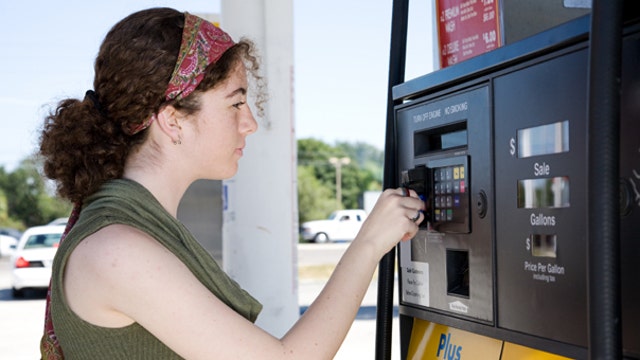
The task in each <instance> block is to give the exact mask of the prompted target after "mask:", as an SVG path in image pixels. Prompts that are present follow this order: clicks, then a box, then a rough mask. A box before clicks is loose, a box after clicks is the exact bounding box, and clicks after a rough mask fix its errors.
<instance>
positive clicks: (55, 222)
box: [47, 217, 69, 225]
mask: <svg viewBox="0 0 640 360" xmlns="http://www.w3.org/2000/svg"><path fill="white" fill-rule="evenodd" d="M68 221H69V218H68V217H61V218H57V219H55V220H53V221H51V222H50V223H48V224H47V225H67V222H68Z"/></svg>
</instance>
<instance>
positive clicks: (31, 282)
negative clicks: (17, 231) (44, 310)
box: [11, 225, 65, 297]
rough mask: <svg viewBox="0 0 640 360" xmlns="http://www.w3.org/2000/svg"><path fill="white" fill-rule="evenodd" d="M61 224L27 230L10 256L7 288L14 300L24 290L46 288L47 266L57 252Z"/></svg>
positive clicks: (21, 294) (49, 274) (49, 268)
mask: <svg viewBox="0 0 640 360" xmlns="http://www.w3.org/2000/svg"><path fill="white" fill-rule="evenodd" d="M64 228H65V226H64V225H46V226H35V227H32V228H29V229H27V230H26V231H25V232H24V234H22V237H20V241H19V242H18V246H17V247H16V250H15V251H14V252H13V254H12V255H11V286H12V291H13V296H14V297H23V296H24V290H25V289H46V288H47V287H48V286H49V281H50V279H51V265H52V263H53V257H54V256H55V254H56V250H58V245H59V244H60V237H61V236H62V233H63V232H64Z"/></svg>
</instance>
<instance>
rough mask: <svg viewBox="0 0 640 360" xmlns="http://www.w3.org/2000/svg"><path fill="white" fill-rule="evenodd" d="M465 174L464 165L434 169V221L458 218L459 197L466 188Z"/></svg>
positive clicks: (463, 194)
mask: <svg viewBox="0 0 640 360" xmlns="http://www.w3.org/2000/svg"><path fill="white" fill-rule="evenodd" d="M465 174H466V171H465V167H464V165H459V166H447V167H441V168H436V169H434V171H433V184H434V206H433V207H434V210H433V215H434V216H433V217H434V218H433V220H434V221H436V222H444V221H454V219H455V220H459V214H458V210H460V206H461V205H462V201H461V198H462V197H463V196H465V193H466V190H467V187H466V179H465ZM454 214H455V215H454ZM462 216H464V214H462ZM463 220H464V219H463Z"/></svg>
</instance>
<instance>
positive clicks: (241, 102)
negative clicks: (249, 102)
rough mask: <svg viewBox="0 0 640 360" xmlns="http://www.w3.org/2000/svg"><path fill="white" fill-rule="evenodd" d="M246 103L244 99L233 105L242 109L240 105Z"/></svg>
mask: <svg viewBox="0 0 640 360" xmlns="http://www.w3.org/2000/svg"><path fill="white" fill-rule="evenodd" d="M244 104H245V102H244V101H240V102H237V103H235V104H233V105H232V106H233V107H234V108H236V109H238V110H240V106H242V105H244Z"/></svg>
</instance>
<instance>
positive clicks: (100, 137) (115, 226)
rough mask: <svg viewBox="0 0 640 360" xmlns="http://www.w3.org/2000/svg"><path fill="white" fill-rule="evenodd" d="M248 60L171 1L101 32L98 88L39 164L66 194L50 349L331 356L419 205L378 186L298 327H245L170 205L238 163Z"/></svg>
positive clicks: (68, 107)
mask: <svg viewBox="0 0 640 360" xmlns="http://www.w3.org/2000/svg"><path fill="white" fill-rule="evenodd" d="M257 69H258V65H257V61H256V57H255V56H254V55H253V47H252V45H251V43H250V42H248V41H246V40H243V41H240V42H239V43H234V42H233V41H232V40H231V39H230V37H229V36H228V35H227V34H226V33H224V32H223V31H222V30H220V29H218V28H216V27H214V26H213V25H211V24H210V23H207V22H206V21H203V20H202V19H200V18H198V17H195V16H193V15H190V14H185V13H180V12H177V11H175V10H172V9H166V8H162V9H150V10H145V11H140V12H138V13H135V14H132V15H130V16H128V17H127V18H125V19H124V20H122V21H121V22H120V23H118V24H116V25H115V26H114V28H113V29H112V30H111V31H110V32H109V33H108V34H107V36H106V38H105V40H104V42H103V44H102V46H101V48H100V53H99V54H98V57H97V59H96V63H95V80H94V89H95V91H93V90H90V91H88V92H87V95H86V97H85V99H84V100H83V101H78V100H73V99H69V100H65V101H63V102H61V103H60V104H59V106H58V108H57V110H56V112H55V113H53V114H51V115H50V116H49V117H48V118H47V120H46V122H45V127H44V130H43V132H42V137H41V146H40V150H41V153H42V155H43V156H44V158H45V172H46V174H47V176H49V177H50V178H52V179H55V180H56V181H57V184H58V192H59V193H60V195H62V196H64V197H66V198H68V199H70V200H71V201H72V202H74V203H75V204H76V207H75V209H74V214H73V215H72V217H71V218H72V219H71V221H70V223H69V227H68V228H69V229H70V230H68V234H67V235H66V236H65V239H64V241H63V242H62V244H61V246H60V248H59V250H58V253H57V256H56V259H55V261H54V266H53V275H52V286H51V292H50V312H49V311H48V314H49V313H50V317H49V318H48V319H49V321H48V322H47V324H48V325H47V327H46V330H47V332H46V334H45V336H44V337H43V350H42V351H43V356H44V357H46V358H54V357H55V356H58V357H60V356H61V355H55V354H53V353H56V352H57V353H58V354H59V353H60V352H61V351H62V352H64V355H65V356H66V357H68V358H80V359H83V358H91V359H99V358H105V359H107V358H108V359H142V358H145V359H149V358H154V359H169V358H187V359H211V358H223V359H226V358H233V359H243V358H251V359H255V358H260V359H268V358H274V359H287V358H291V359H301V358H304V359H314V358H317V359H330V358H332V357H333V356H334V355H335V353H336V352H337V350H338V348H339V346H340V344H341V342H342V341H343V339H344V337H345V336H346V334H347V331H348V329H349V327H350V325H351V323H352V322H353V320H354V318H355V315H356V313H357V310H358V308H359V306H360V302H361V301H362V298H363V296H364V294H365V292H366V290H367V287H368V284H369V283H370V280H371V276H372V274H373V272H374V270H375V268H376V265H377V263H378V261H379V260H380V258H381V257H382V256H383V255H384V254H385V253H386V252H387V251H389V250H390V249H391V248H392V247H393V246H395V244H396V243H397V242H398V241H400V240H403V239H405V240H406V239H409V238H411V237H413V235H414V234H415V233H416V232H417V229H418V224H419V223H420V221H421V220H422V215H421V213H420V210H422V209H423V208H424V204H423V202H422V201H421V200H419V199H418V198H417V195H416V194H415V192H413V191H411V192H409V191H407V190H405V189H396V190H387V191H385V192H384V193H383V194H382V195H381V197H380V200H379V201H378V203H377V204H376V206H375V208H374V210H373V211H372V212H371V214H370V216H369V217H368V220H367V221H366V222H365V223H364V224H363V226H362V229H361V231H360V233H359V234H358V236H357V237H356V239H355V240H354V241H353V242H352V244H351V245H350V246H349V248H348V250H347V251H346V252H345V254H344V256H343V258H342V259H341V261H340V263H339V264H338V266H337V267H336V270H335V272H334V274H333V275H332V277H331V279H330V280H329V281H328V283H327V285H326V287H325V288H324V290H323V291H322V292H321V294H320V295H319V296H318V299H317V300H316V301H315V302H314V303H313V304H312V305H311V306H310V307H309V309H308V310H307V311H306V312H305V314H304V315H303V316H302V317H301V318H300V319H299V321H298V322H297V323H296V324H295V326H294V327H293V328H292V329H291V330H290V331H289V332H288V333H287V334H286V335H285V336H284V337H283V338H281V339H277V338H274V337H273V336H271V335H269V334H268V333H266V332H264V331H263V330H261V329H260V328H258V327H257V326H255V325H254V324H253V321H255V319H256V317H257V315H258V313H259V311H260V309H261V305H260V304H259V303H258V302H257V301H256V300H255V299H253V298H252V297H251V296H250V295H249V294H247V293H246V292H245V291H244V290H242V289H240V288H239V287H238V285H237V284H236V283H235V282H233V281H232V280H231V279H230V278H228V276H227V275H226V274H224V272H222V271H221V270H220V269H219V267H218V266H217V265H216V263H215V261H214V260H213V259H212V258H211V257H209V255H208V253H207V252H206V251H205V250H204V249H202V247H201V246H200V245H199V244H198V243H197V241H195V239H194V238H193V236H191V234H189V232H188V231H187V230H186V228H184V226H183V225H182V224H181V223H180V222H179V221H178V220H177V219H176V212H177V209H178V204H179V202H180V199H181V197H182V196H183V194H184V193H185V191H186V190H187V188H188V187H189V185H190V184H191V183H192V182H194V181H195V180H197V179H226V178H229V177H232V176H233V175H234V174H235V173H236V171H237V167H238V160H239V159H240V157H241V156H242V153H243V148H244V146H245V140H246V137H247V136H248V135H250V134H252V133H254V132H255V131H256V130H257V124H256V121H255V119H254V117H253V115H252V113H251V110H250V109H249V106H248V105H247V104H246V102H247V91H248V89H249V81H248V79H247V73H249V74H250V75H253V76H254V78H256V79H257V80H258V83H259V80H260V79H259V77H258V76H257V75H255V74H256V73H257ZM258 95H259V96H258V99H261V98H262V97H261V96H260V94H258ZM258 102H260V101H258ZM259 105H260V104H258V107H259ZM48 308H49V307H48ZM51 324H52V325H51Z"/></svg>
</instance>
